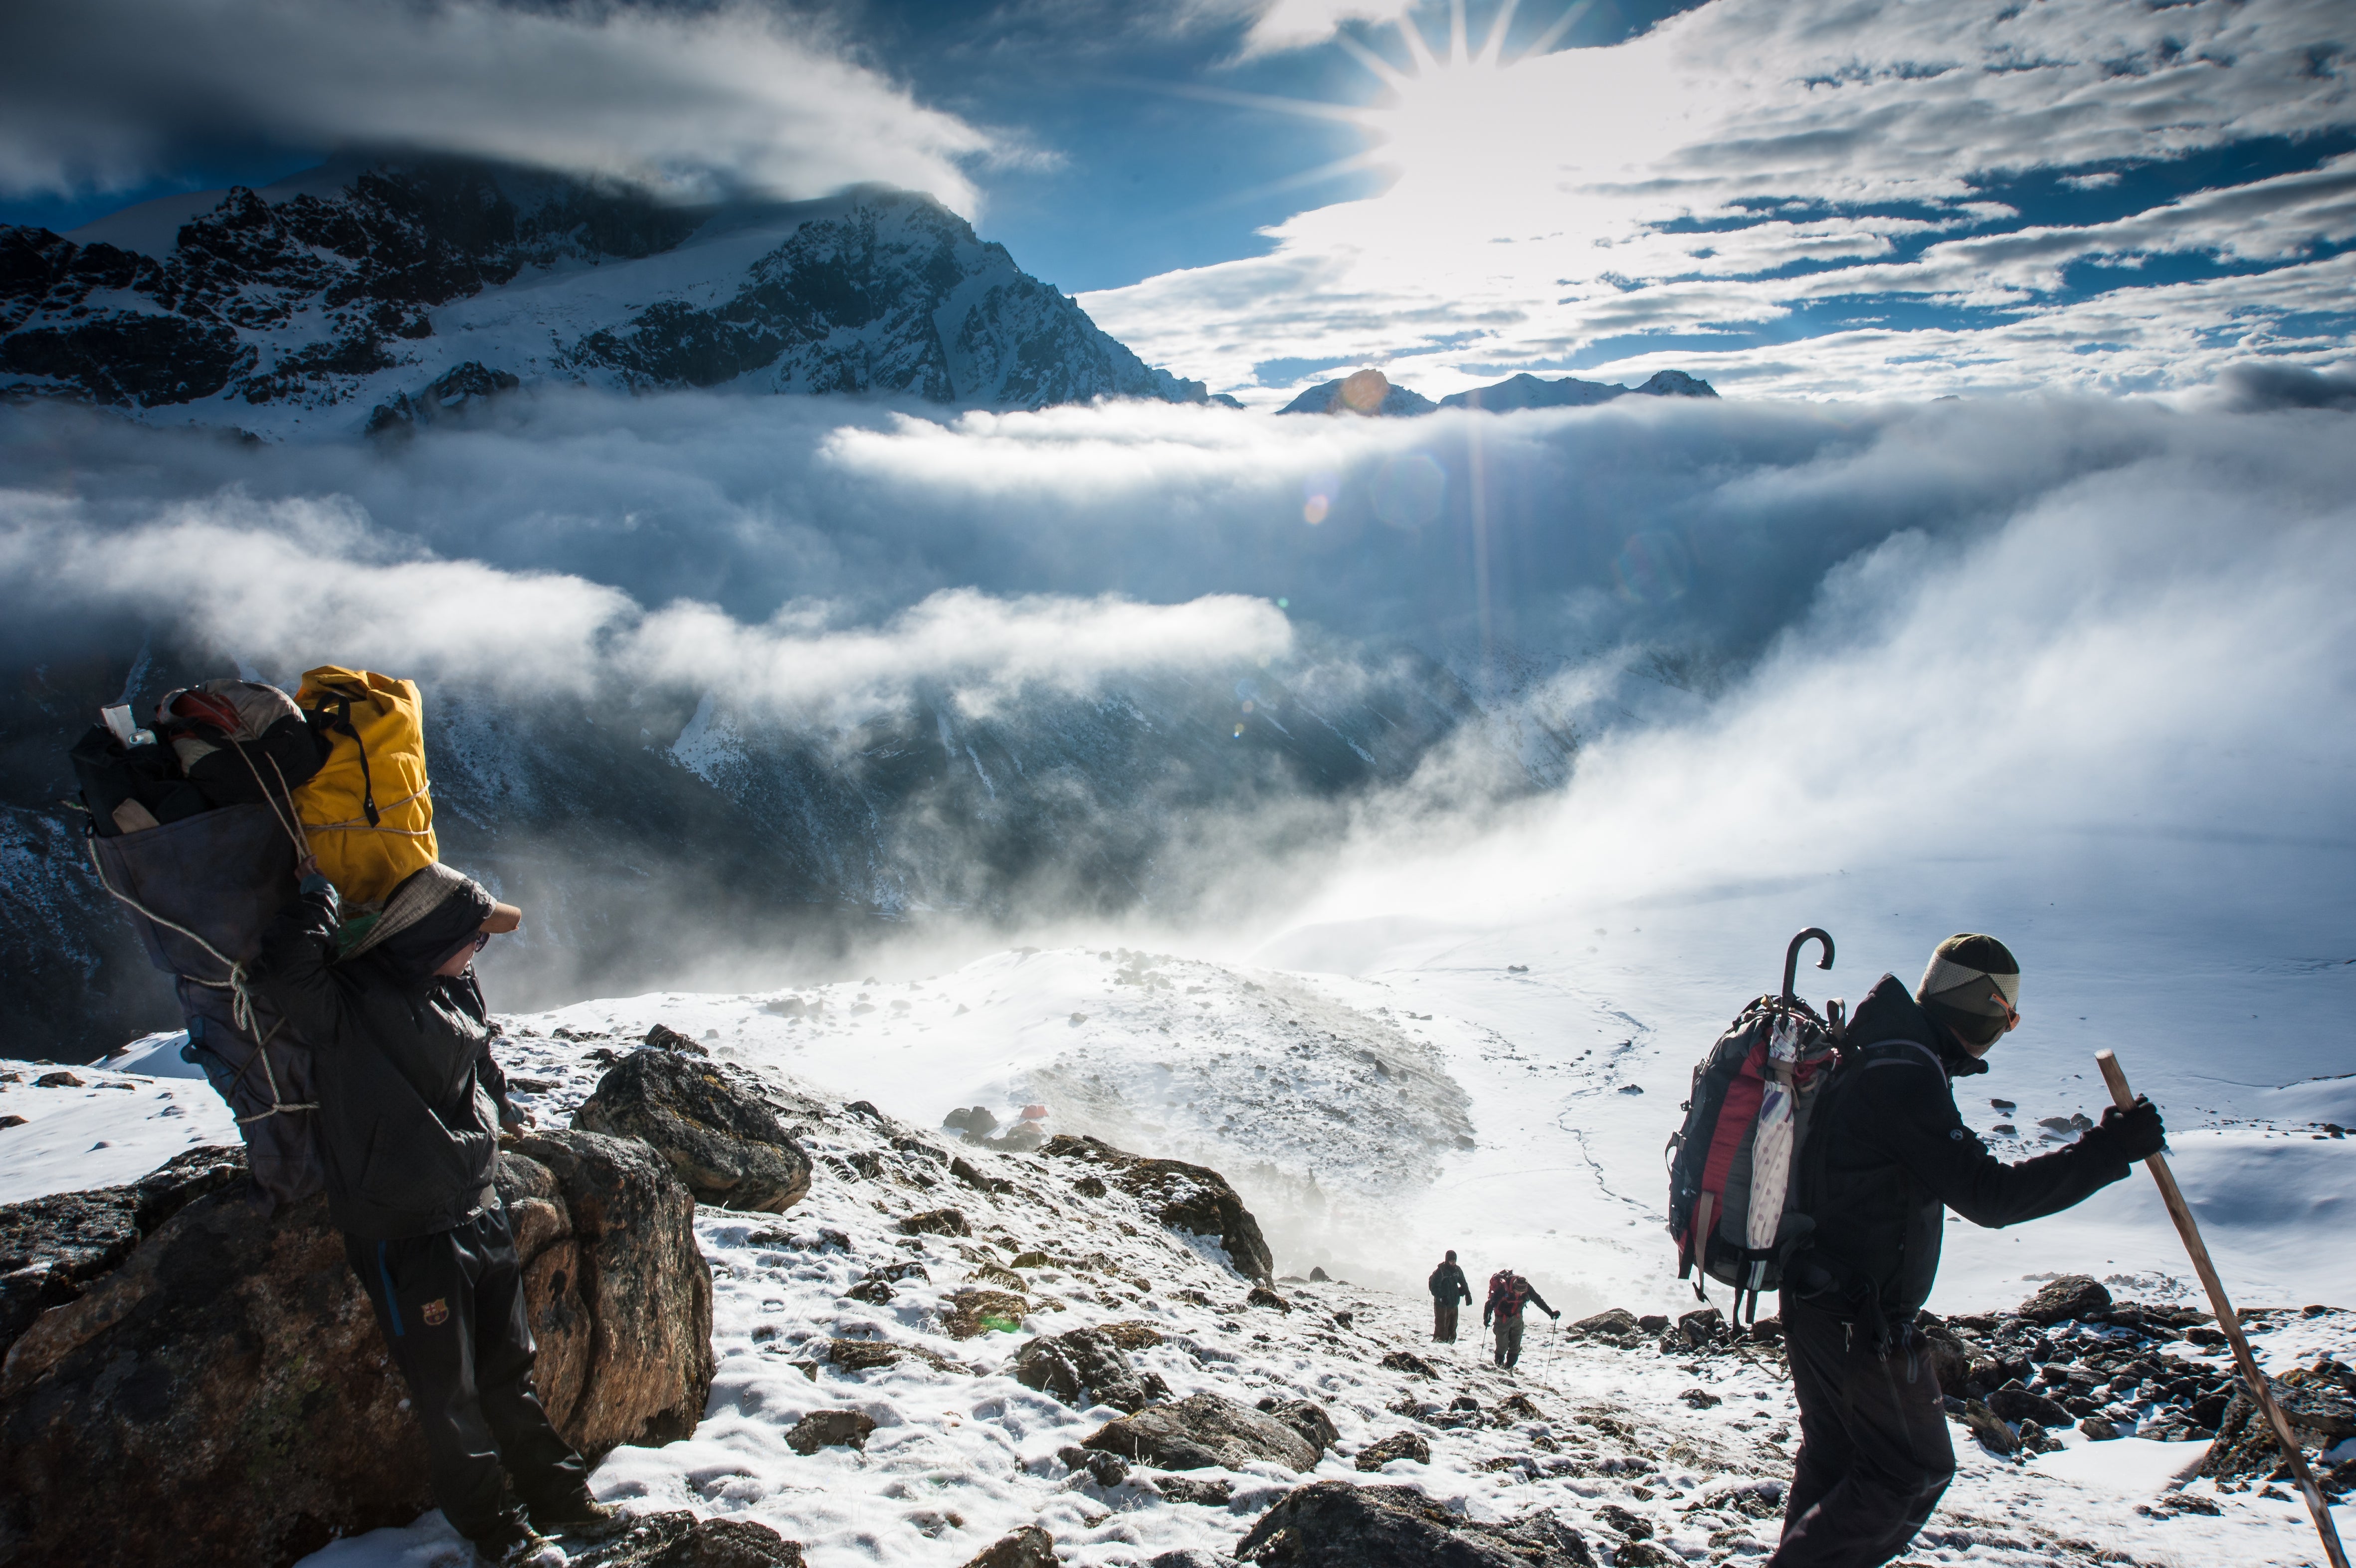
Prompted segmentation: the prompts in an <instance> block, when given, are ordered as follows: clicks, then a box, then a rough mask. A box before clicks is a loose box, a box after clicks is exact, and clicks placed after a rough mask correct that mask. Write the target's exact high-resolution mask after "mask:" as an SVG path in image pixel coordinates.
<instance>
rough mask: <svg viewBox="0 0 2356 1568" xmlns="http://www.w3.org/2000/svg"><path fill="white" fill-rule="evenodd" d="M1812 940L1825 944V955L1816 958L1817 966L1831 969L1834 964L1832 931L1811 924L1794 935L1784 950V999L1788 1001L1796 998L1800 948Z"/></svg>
mask: <svg viewBox="0 0 2356 1568" xmlns="http://www.w3.org/2000/svg"><path fill="white" fill-rule="evenodd" d="M1811 940H1815V941H1819V942H1822V943H1824V945H1825V956H1824V957H1822V958H1820V959H1818V960H1816V967H1817V968H1818V969H1830V968H1832V966H1833V939H1832V933H1831V932H1829V931H1827V930H1826V929H1824V928H1823V927H1821V926H1810V927H1809V928H1808V929H1806V930H1804V931H1802V932H1801V933H1800V934H1799V935H1798V936H1796V937H1794V938H1793V939H1792V945H1791V946H1790V947H1788V948H1785V949H1784V950H1783V1000H1784V1001H1786V1002H1791V1001H1794V1000H1795V998H1794V996H1793V994H1792V982H1793V981H1794V979H1795V978H1797V976H1798V975H1799V972H1800V950H1801V949H1802V948H1804V947H1805V946H1807V945H1808V943H1809V942H1810V941H1811Z"/></svg>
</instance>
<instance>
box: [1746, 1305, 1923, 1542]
mask: <svg viewBox="0 0 2356 1568" xmlns="http://www.w3.org/2000/svg"><path fill="white" fill-rule="evenodd" d="M1783 1343H1784V1347H1785V1348H1787V1349H1788V1350H1789V1351H1790V1352H1791V1358H1792V1384H1793V1389H1794V1392H1795V1393H1796V1394H1797V1395H1798V1396H1799V1402H1800V1457H1799V1461H1798V1464H1797V1466H1796V1469H1795V1472H1794V1475H1793V1477H1792V1490H1791V1495H1790V1496H1789V1497H1788V1498H1786V1499H1785V1501H1784V1506H1783V1544H1782V1545H1780V1546H1778V1547H1777V1548H1776V1549H1775V1554H1774V1555H1773V1556H1772V1557H1770V1558H1769V1559H1768V1560H1767V1568H1879V1564H1881V1563H1887V1562H1889V1561H1890V1559H1891V1558H1893V1557H1895V1556H1897V1555H1898V1554H1899V1553H1900V1552H1903V1551H1905V1550H1906V1543H1907V1542H1908V1541H1912V1540H1913V1539H1914V1532H1915V1531H1916V1530H1921V1529H1922V1525H1923V1521H1925V1520H1928V1519H1929V1518H1930V1517H1931V1510H1932V1509H1934V1508H1936V1507H1938V1506H1939V1496H1940V1494H1941V1493H1943V1492H1944V1491H1945V1490H1946V1489H1947V1483H1948V1481H1949V1480H1951V1479H1953V1478H1954V1474H1955V1449H1954V1442H1953V1440H1952V1439H1951V1438H1950V1437H1949V1436H1948V1434H1947V1414H1946V1409H1945V1407H1944V1405H1943V1404H1942V1403H1941V1402H1940V1394H1939V1380H1938V1378H1937V1377H1936V1376H1934V1375H1933V1372H1932V1370H1931V1358H1930V1355H1929V1353H1928V1351H1927V1350H1925V1348H1923V1346H1922V1340H1921V1339H1920V1338H1919V1337H1916V1336H1914V1335H1913V1333H1912V1329H1911V1327H1910V1329H1909V1330H1908V1331H1907V1343H1906V1344H1905V1345H1902V1346H1901V1347H1899V1348H1896V1349H1894V1350H1893V1351H1891V1353H1890V1355H1888V1356H1878V1355H1876V1354H1874V1351H1873V1347H1872V1345H1871V1344H1870V1343H1869V1342H1868V1338H1867V1336H1866V1335H1865V1333H1864V1331H1863V1330H1861V1329H1860V1330H1859V1331H1858V1333H1857V1335H1856V1336H1855V1337H1854V1340H1853V1341H1852V1339H1851V1337H1850V1335H1849V1331H1848V1328H1847V1325H1845V1324H1843V1323H1842V1322H1841V1320H1840V1319H1839V1318H1838V1317H1837V1316H1834V1315H1833V1314H1831V1313H1829V1312H1826V1311H1823V1310H1821V1309H1820V1308H1817V1307H1814V1306H1810V1305H1808V1304H1807V1303H1805V1302H1802V1301H1795V1300H1794V1299H1793V1298H1792V1297H1790V1296H1788V1295H1787V1296H1785V1297H1783Z"/></svg>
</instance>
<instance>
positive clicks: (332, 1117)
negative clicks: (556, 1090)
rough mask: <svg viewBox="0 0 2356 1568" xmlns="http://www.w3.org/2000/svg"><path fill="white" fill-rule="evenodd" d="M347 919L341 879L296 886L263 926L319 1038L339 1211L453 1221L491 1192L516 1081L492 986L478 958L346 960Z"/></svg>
mask: <svg viewBox="0 0 2356 1568" xmlns="http://www.w3.org/2000/svg"><path fill="white" fill-rule="evenodd" d="M336 925H337V908H336V900H335V895H334V893H333V892H331V891H330V892H316V893H305V894H302V895H300V896H298V897H295V899H294V900H293V901H291V902H290V903H288V904H287V906H286V907H285V908H284V909H282V910H280V911H279V913H278V916H277V918H275V919H273V921H272V922H271V924H270V927H269V929H267V930H266V931H264V932H263V934H262V963H261V966H260V968H259V970H258V971H257V972H256V975H255V983H256V984H257V985H258V986H259V988H260V989H261V990H262V993H264V994H265V995H267V996H268V997H269V998H270V1000H271V1001H272V1002H273V1003H275V1004H277V1006H278V1008H279V1010H280V1011H281V1012H283V1013H284V1014H285V1015H286V1020H287V1022H288V1024H289V1025H290V1026H293V1028H294V1029H295V1033H296V1034H297V1035H299V1036H302V1037H303V1038H304V1039H305V1041H307V1042H309V1044H310V1046H311V1047H312V1054H313V1057H314V1059H315V1062H316V1066H315V1069H314V1075H315V1076H314V1081H315V1082H316V1084H317V1086H318V1095H319V1133H320V1142H321V1144H322V1145H323V1148H322V1150H321V1153H322V1154H323V1155H325V1157H326V1161H327V1210H328V1213H329V1214H330V1215H331V1216H332V1217H333V1219H335V1222H336V1224H337V1227H338V1228H339V1229H341V1230H344V1231H346V1232H348V1233H349V1234H351V1235H355V1236H363V1237H368V1238H369V1239H371V1240H389V1241H397V1240H402V1239H403V1238H405V1237H410V1236H427V1235H432V1234H433V1233H434V1232H435V1231H439V1230H449V1229H450V1228H451V1227H452V1226H454V1225H457V1224H459V1223H461V1222H462V1221H464V1220H465V1219H466V1218H467V1217H468V1216H470V1215H472V1214H474V1213H476V1212H477V1210H479V1209H481V1208H485V1207H487V1205H489V1204H490V1203H491V1202H492V1201H493V1200H494V1198H493V1194H492V1190H491V1174H492V1171H493V1168H494V1167H495V1165H497V1163H498V1153H499V1145H498V1129H499V1121H498V1100H499V1099H500V1098H501V1097H503V1095H504V1091H505V1090H506V1083H505V1081H504V1079H502V1078H501V1077H500V1076H499V1071H498V1068H497V1067H496V1066H494V1065H492V1063H491V1058H490V1050H489V1042H490V1034H491V1031H490V1023H489V1018H488V1015H487V1011H486V1009H485V1008H484V1005H483V993H482V991H481V990H480V988H478V987H477V985H476V983H475V979H474V974H473V972H471V971H469V972H467V973H466V974H465V975H463V976H461V977H460V978H458V979H456V980H445V979H440V978H435V977H431V976H429V977H427V978H425V979H423V980H410V979H406V978H404V977H403V976H402V973H401V972H400V971H398V970H397V969H395V968H394V967H393V966H392V965H391V963H390V962H389V961H386V960H384V959H383V958H381V957H380V956H378V955H376V954H374V953H368V954H363V955H362V956H360V957H359V958H357V959H354V960H353V961H350V962H348V963H341V964H338V963H336V962H334V961H333V960H334V957H335V952H336Z"/></svg>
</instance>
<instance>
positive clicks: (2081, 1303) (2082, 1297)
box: [2020, 1274, 2111, 1325]
mask: <svg viewBox="0 0 2356 1568" xmlns="http://www.w3.org/2000/svg"><path fill="white" fill-rule="evenodd" d="M2110 1310H2111V1293H2110V1292H2109V1291H2107V1290H2105V1289H2104V1288H2103V1282H2102V1281H2100V1280H2098V1279H2095V1278H2094V1277H2092V1276H2091V1275H2087V1274H2063V1275H2062V1276H2061V1278H2060V1279H2056V1280H2048V1281H2047V1282H2046V1283H2044V1284H2043V1285H2042V1286H2041V1287H2040V1288H2039V1290H2038V1292H2037V1294H2035V1295H2032V1296H2030V1297H2029V1299H2028V1300H2027V1301H2024V1302H2022V1303H2021V1304H2020V1316H2023V1317H2025V1318H2027V1319H2029V1322H2031V1323H2040V1324H2047V1325H2051V1324H2055V1323H2060V1322H2061V1321H2063V1320H2064V1319H2066V1318H2072V1317H2094V1316H2096V1315H2098V1314H2101V1313H2105V1312H2108V1311H2110Z"/></svg>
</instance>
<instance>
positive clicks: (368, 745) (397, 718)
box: [294, 664, 438, 906]
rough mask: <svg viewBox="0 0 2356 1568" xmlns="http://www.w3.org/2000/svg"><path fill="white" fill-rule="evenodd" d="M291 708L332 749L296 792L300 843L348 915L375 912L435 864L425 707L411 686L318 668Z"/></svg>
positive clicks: (338, 668)
mask: <svg viewBox="0 0 2356 1568" xmlns="http://www.w3.org/2000/svg"><path fill="white" fill-rule="evenodd" d="M295 703H296V704H297V705H298V706H300V707H301V708H302V710H303V711H304V713H305V714H308V715H310V718H311V724H312V727H313V728H314V729H315V730H316V731H317V732H318V733H319V734H320V735H321V736H324V737H325V738H326V739H327V741H328V742H329V745H330V749H329V751H328V753H327V761H325V762H323V763H321V764H320V765H319V771H318V772H316V773H315V774H313V775H312V776H311V778H310V779H309V780H308V781H306V782H305V783H304V784H302V785H300V786H298V787H297V788H296V789H295V796H294V799H295V814H296V815H297V816H299V817H301V818H302V821H303V836H304V837H305V839H307V840H309V841H310V846H311V854H312V855H313V856H314V857H315V858H316V859H317V861H318V863H319V870H320V871H321V872H322V873H323V874H324V875H326V876H327V880H328V881H330V882H332V883H334V884H335V885H336V892H337V894H338V895H340V896H341V897H342V898H343V900H344V902H345V904H346V905H347V906H357V905H368V904H374V903H378V902H380V901H381V900H382V899H383V898H384V897H386V896H387V895H388V894H390V893H391V891H392V890H393V889H394V888H395V887H397V886H400V885H401V882H402V878H404V877H406V876H408V875H410V874H411V873H412V872H415V871H419V870H422V869H423V868H424V867H426V866H428V865H433V864H434V861H435V860H436V859H437V858H438V850H437V848H436V846H435V844H434V796H433V793H432V790H433V785H432V783H431V781H430V780H429V779H427V778H426V774H425V700H424V699H423V697H422V696H420V695H419V694H418V691H417V682H414V681H397V680H394V679H393V678H392V677H391V676H390V675H379V674H376V673H374V672H373V671H367V670H346V669H344V668H342V667H341V666H340V665H335V664H324V665H321V666H320V667H319V668H318V669H316V670H310V671H305V672H304V675H303V684H302V687H301V689H300V690H298V691H297V692H296V693H295Z"/></svg>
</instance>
